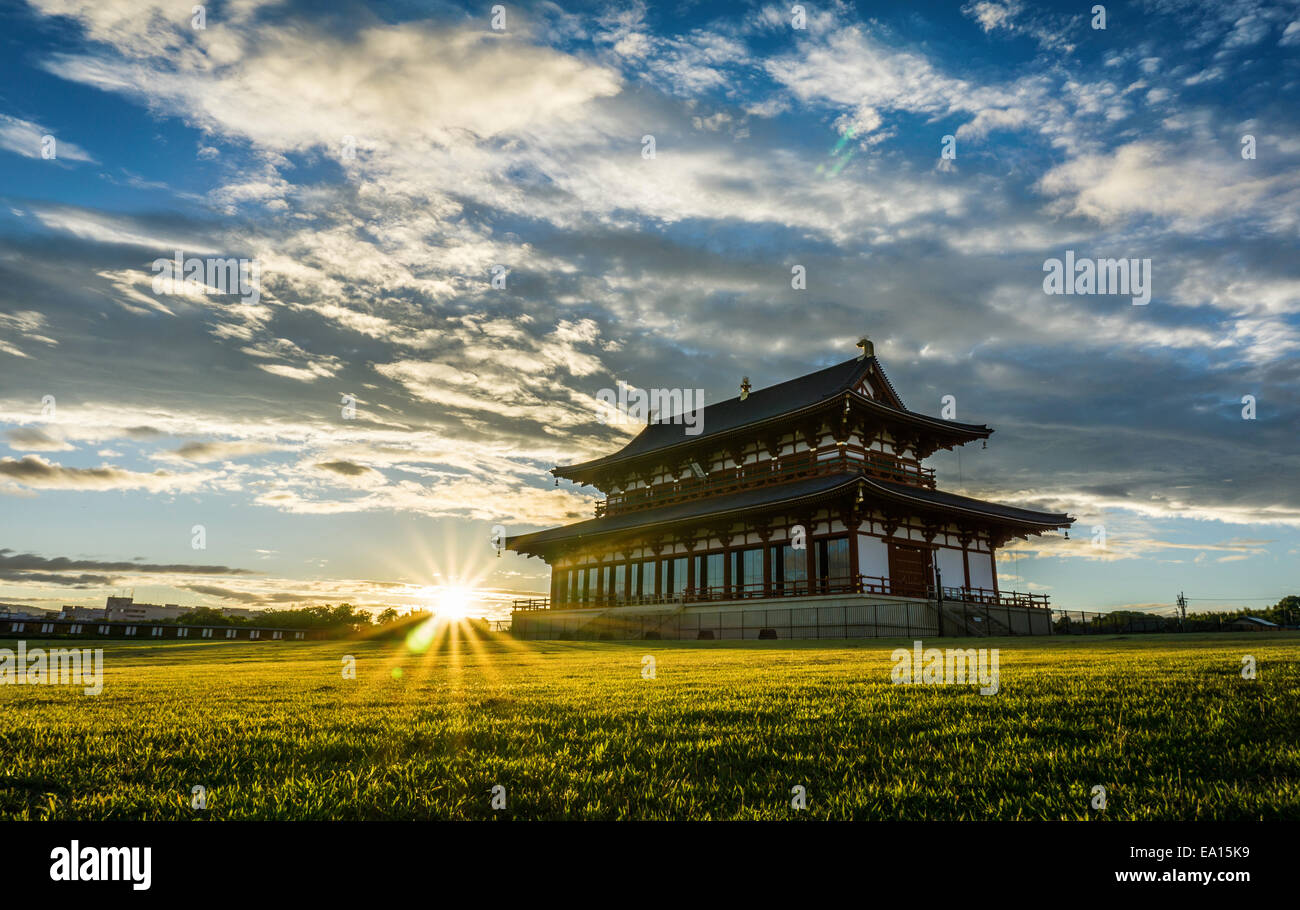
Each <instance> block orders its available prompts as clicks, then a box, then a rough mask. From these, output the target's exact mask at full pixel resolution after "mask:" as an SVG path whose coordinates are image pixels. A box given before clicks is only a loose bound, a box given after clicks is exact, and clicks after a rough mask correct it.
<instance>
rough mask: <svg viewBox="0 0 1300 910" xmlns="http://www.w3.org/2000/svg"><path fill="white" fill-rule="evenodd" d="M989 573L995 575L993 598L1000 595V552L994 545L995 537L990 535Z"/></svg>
mask: <svg viewBox="0 0 1300 910" xmlns="http://www.w3.org/2000/svg"><path fill="white" fill-rule="evenodd" d="M989 572H991V573H992V575H993V596H994V597H997V596H999V594H998V550H997V547H996V546H994V544H993V535H992V534H990V535H989Z"/></svg>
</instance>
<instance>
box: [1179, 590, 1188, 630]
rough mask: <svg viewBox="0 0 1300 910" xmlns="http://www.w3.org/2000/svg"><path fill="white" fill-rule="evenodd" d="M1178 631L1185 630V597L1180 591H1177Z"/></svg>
mask: <svg viewBox="0 0 1300 910" xmlns="http://www.w3.org/2000/svg"><path fill="white" fill-rule="evenodd" d="M1178 631H1180V632H1186V631H1187V598H1186V596H1184V594H1183V592H1182V591H1179V592H1178Z"/></svg>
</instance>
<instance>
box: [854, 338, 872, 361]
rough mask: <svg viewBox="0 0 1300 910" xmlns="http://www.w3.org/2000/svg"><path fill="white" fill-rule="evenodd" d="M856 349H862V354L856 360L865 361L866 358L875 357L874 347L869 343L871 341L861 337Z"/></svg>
mask: <svg viewBox="0 0 1300 910" xmlns="http://www.w3.org/2000/svg"><path fill="white" fill-rule="evenodd" d="M858 347H860V348H862V353H861V354H859V355H858V360H865V359H866V358H868V357H875V356H876V346H875V345H874V344H872V343H871V339H870V338H868V337H867V336H866V335H863V336H862V337H861V338H859V339H858Z"/></svg>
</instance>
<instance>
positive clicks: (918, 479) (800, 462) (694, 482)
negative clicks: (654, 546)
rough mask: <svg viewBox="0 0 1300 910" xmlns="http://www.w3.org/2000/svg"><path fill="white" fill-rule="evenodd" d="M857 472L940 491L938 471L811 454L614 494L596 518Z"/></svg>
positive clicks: (880, 457)
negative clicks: (811, 478)
mask: <svg viewBox="0 0 1300 910" xmlns="http://www.w3.org/2000/svg"><path fill="white" fill-rule="evenodd" d="M852 472H856V473H862V474H868V475H871V476H875V477H881V478H883V479H885V480H892V481H895V482H897V483H907V484H912V485H914V486H922V487H929V488H930V489H934V485H935V479H934V468H927V467H923V466H922V465H920V464H918V463H915V462H909V461H902V460H900V459H896V458H893V457H891V456H889V455H885V454H883V453H880V452H868V453H866V454H865V455H862V454H860V453H856V452H855V453H848V452H836V453H835V454H834V455H832V456H831V457H829V458H825V457H823V458H818V457H816V454H815V453H812V452H799V453H797V454H795V455H787V456H785V457H784V458H780V459H777V458H772V459H768V460H767V461H759V462H755V463H753V464H746V465H742V466H740V467H739V468H721V469H718V470H715V471H713V472H712V473H711V474H709V475H708V476H707V477H703V478H696V477H692V478H688V479H686V480H675V481H671V482H669V483H659V484H654V485H653V486H649V487H641V488H638V489H635V490H628V491H627V492H625V493H614V494H611V495H610V496H608V497H606V498H605V499H604V500H602V501H600V502H597V503H596V517H597V518H600V517H601V516H603V515H616V514H619V513H622V512H634V511H637V510H640V509H651V508H658V507H659V506H666V505H672V504H674V503H679V502H689V501H691V500H693V499H704V498H707V497H710V496H720V495H722V494H724V493H734V492H736V491H738V490H745V489H752V488H753V487H761V486H767V485H769V484H776V483H787V482H789V481H791V480H800V479H802V478H805V477H819V476H823V475H826V474H842V473H852Z"/></svg>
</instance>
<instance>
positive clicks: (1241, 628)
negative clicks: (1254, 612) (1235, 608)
mask: <svg viewBox="0 0 1300 910" xmlns="http://www.w3.org/2000/svg"><path fill="white" fill-rule="evenodd" d="M1281 628H1282V627H1281V626H1279V625H1278V624H1277V623H1275V622H1269V621H1268V620H1267V619H1260V618H1259V617H1258V616H1238V617H1237V618H1236V619H1234V620H1233V621H1232V622H1230V623H1228V629H1230V630H1231V631H1233V632H1277V631H1280V630H1281Z"/></svg>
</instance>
